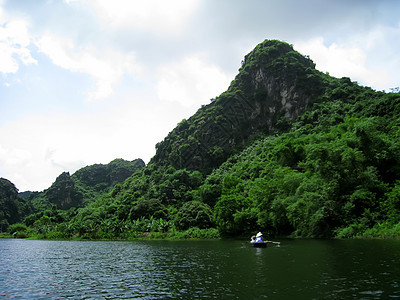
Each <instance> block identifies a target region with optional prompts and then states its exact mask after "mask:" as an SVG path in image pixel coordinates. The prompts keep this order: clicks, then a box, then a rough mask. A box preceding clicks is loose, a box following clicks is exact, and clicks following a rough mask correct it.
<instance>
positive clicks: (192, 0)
mask: <svg viewBox="0 0 400 300" xmlns="http://www.w3.org/2000/svg"><path fill="white" fill-rule="evenodd" d="M199 2H200V1H199V0H169V1H159V0H146V1H143V0H113V1H109V0H96V1H89V3H90V5H91V6H92V7H94V8H95V10H96V11H97V13H98V14H99V16H100V18H101V19H102V20H103V22H105V24H106V26H107V27H112V28H114V29H118V28H124V29H127V28H135V29H138V30H146V31H151V32H155V33H168V34H171V33H175V32H179V31H181V30H182V29H184V28H185V27H184V24H185V22H186V21H187V20H188V19H189V17H190V16H191V15H192V14H193V12H194V11H195V9H196V7H197V6H198V4H199Z"/></svg>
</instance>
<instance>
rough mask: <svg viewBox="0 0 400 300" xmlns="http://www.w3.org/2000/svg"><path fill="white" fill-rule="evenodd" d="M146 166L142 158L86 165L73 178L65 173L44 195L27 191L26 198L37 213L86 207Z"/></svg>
mask: <svg viewBox="0 0 400 300" xmlns="http://www.w3.org/2000/svg"><path fill="white" fill-rule="evenodd" d="M144 167H145V163H144V162H143V160H141V159H136V160H134V161H126V160H123V159H115V160H113V161H111V162H110V163H108V164H106V165H104V164H94V165H91V166H86V167H84V168H81V169H79V170H77V171H76V172H75V173H74V174H72V175H70V174H69V172H64V173H62V174H60V175H59V176H58V177H57V178H56V180H55V182H54V183H53V184H52V185H51V186H50V187H49V188H48V189H46V190H44V191H43V192H33V193H26V192H25V193H23V194H22V195H23V196H24V197H25V198H26V199H27V200H28V201H30V202H31V203H32V204H33V206H34V207H35V209H36V210H43V209H46V208H49V207H51V206H52V205H55V206H56V208H58V209H69V208H71V207H82V206H85V205H87V204H88V203H90V202H92V201H93V200H94V199H96V197H99V196H100V195H102V194H103V193H107V192H109V191H110V189H111V188H112V187H114V186H115V185H116V184H117V183H121V182H123V181H124V180H125V179H126V178H128V177H129V176H131V175H132V174H133V173H135V172H136V171H138V170H141V169H142V168H144Z"/></svg>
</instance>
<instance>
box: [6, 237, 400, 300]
mask: <svg viewBox="0 0 400 300" xmlns="http://www.w3.org/2000/svg"><path fill="white" fill-rule="evenodd" d="M0 298H3V299H12V298H20V299H193V298H198V299H267V298H268V299H392V298H400V241H397V240H289V239H288V240H281V246H280V247H278V246H275V245H273V246H271V247H267V248H264V249H257V248H252V247H251V246H250V245H249V244H248V243H247V241H240V240H218V241H130V242H114V241H33V240H13V239H2V240H0Z"/></svg>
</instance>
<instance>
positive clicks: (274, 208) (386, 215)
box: [24, 40, 400, 238]
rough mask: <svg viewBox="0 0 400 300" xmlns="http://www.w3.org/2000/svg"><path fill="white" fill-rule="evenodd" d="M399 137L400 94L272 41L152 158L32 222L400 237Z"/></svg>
mask: <svg viewBox="0 0 400 300" xmlns="http://www.w3.org/2000/svg"><path fill="white" fill-rule="evenodd" d="M399 141H400V94H398V93H384V92H376V91H374V90H372V89H371V88H368V87H362V86H360V85H358V84H357V83H356V82H352V81H351V80H350V79H349V78H340V79H338V78H334V77H331V76H329V75H328V74H324V73H321V72H319V71H318V70H316V69H315V65H314V63H313V62H312V60H311V59H310V58H309V57H306V56H303V55H302V54H300V53H298V52H296V51H295V50H294V49H293V48H292V46H291V45H289V44H287V43H284V42H281V41H276V40H272V41H271V40H266V41H264V42H263V43H261V44H259V45H258V46H257V47H256V48H255V49H254V50H253V51H252V52H250V53H249V54H248V55H247V56H246V57H245V59H244V60H243V62H242V67H241V68H240V70H239V73H238V75H237V76H236V78H235V79H234V80H233V81H232V83H231V85H230V87H229V88H228V90H227V91H226V92H224V93H222V94H221V95H220V96H218V97H216V98H215V99H212V101H211V103H210V104H209V105H205V106H203V107H201V108H200V109H199V110H198V111H197V112H196V114H194V115H193V116H192V117H190V118H189V119H188V120H183V121H182V122H180V123H179V124H178V126H177V127H176V128H175V129H174V130H173V131H171V132H170V133H169V134H168V136H167V137H166V138H165V139H164V140H163V141H161V142H160V143H158V144H157V145H156V148H157V152H156V154H155V156H154V157H153V158H152V160H151V161H150V163H149V164H148V165H147V166H146V167H144V168H143V169H141V170H140V171H138V172H136V173H134V174H133V175H132V176H131V177H129V178H127V179H126V180H125V181H124V182H121V183H118V184H116V185H115V187H114V188H113V189H112V190H111V191H110V192H109V193H103V194H102V195H101V196H99V195H97V196H96V197H95V200H94V201H88V202H86V203H83V202H80V205H83V204H84V207H83V208H80V209H78V210H76V211H74V212H73V213H71V212H70V213H67V212H65V211H64V212H63V211H60V210H57V209H56V208H55V207H53V208H52V209H51V210H47V212H46V213H42V214H41V215H40V214H36V215H32V216H30V217H28V218H26V220H25V222H24V223H25V224H24V226H28V228H27V229H26V230H27V231H30V232H32V234H40V235H41V236H44V237H63V238H69V237H73V236H74V237H81V238H134V237H136V236H138V235H143V234H149V232H150V234H153V236H162V237H166V236H169V235H179V233H182V234H181V236H192V237H203V236H213V237H215V236H219V235H220V234H223V235H243V234H248V233H250V232H255V231H263V232H265V233H268V234H269V235H292V236H299V237H333V236H337V237H354V236H379V237H383V236H388V237H399V236H400V224H399V222H400V142H399ZM74 175H75V174H74ZM74 175H73V176H74ZM73 176H71V177H70V179H72V177H73ZM68 178H69V174H62V178H61V179H62V180H61V179H60V181H62V182H66V183H68ZM77 178H78V177H77ZM85 178H86V177H85V176H82V177H80V179H79V180H80V182H82V181H84V180H85ZM56 182H57V181H56ZM66 185H67V184H66ZM105 192H107V191H105ZM48 193H49V194H51V193H50V192H48ZM71 198H72V197H71ZM63 199H66V198H65V197H64V198H63ZM91 199H94V198H91ZM50 202H51V201H50ZM51 203H54V204H56V205H57V207H58V208H61V207H62V205H63V204H62V203H61V202H55V201H52V202H51ZM64 203H65V201H64ZM60 205H61V206H60ZM74 205H75V204H74ZM74 205H70V207H71V206H74ZM65 208H66V207H65ZM43 216H48V218H45V219H46V220H44V221H43V222H41V221H40V220H42V219H43ZM44 225H45V226H44Z"/></svg>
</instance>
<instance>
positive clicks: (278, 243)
mask: <svg viewBox="0 0 400 300" xmlns="http://www.w3.org/2000/svg"><path fill="white" fill-rule="evenodd" d="M266 242H267V243H271V244H276V245H280V244H281V242H273V241H266Z"/></svg>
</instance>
